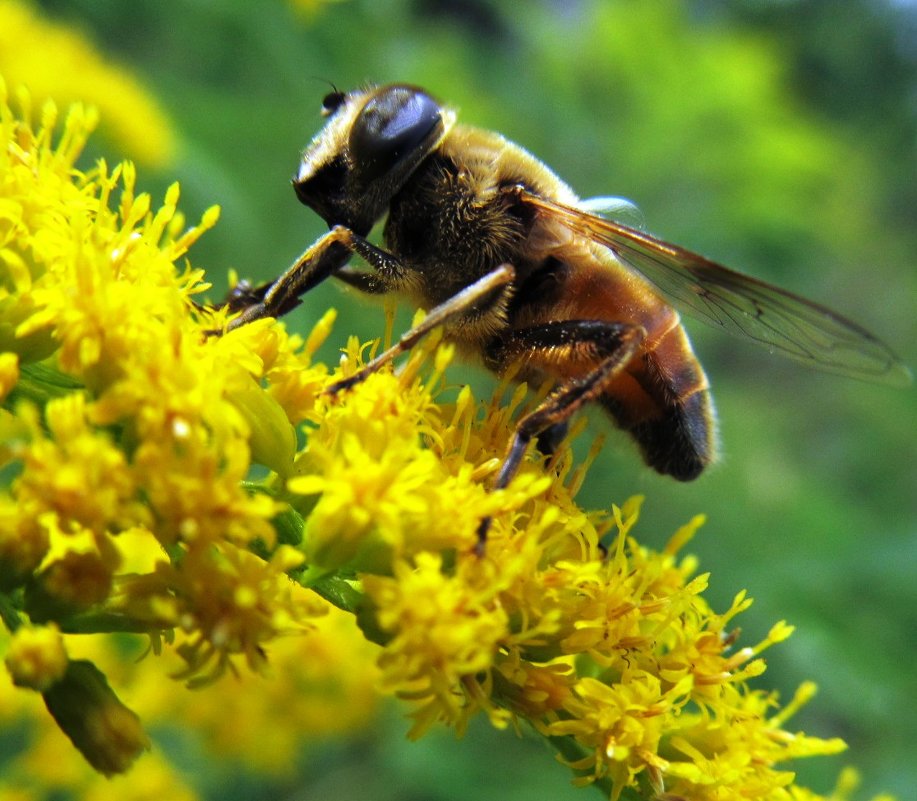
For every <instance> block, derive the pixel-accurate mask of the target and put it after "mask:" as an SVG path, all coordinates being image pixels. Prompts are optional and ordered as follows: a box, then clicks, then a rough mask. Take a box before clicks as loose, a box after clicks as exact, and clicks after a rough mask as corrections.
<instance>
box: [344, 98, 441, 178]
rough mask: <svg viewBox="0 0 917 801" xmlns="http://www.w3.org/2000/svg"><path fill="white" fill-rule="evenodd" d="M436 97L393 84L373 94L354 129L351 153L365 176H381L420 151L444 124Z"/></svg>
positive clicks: (351, 137) (352, 131)
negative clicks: (438, 127)
mask: <svg viewBox="0 0 917 801" xmlns="http://www.w3.org/2000/svg"><path fill="white" fill-rule="evenodd" d="M441 119H442V118H441V115H440V107H439V103H437V102H436V101H435V100H434V99H433V98H432V97H430V96H429V95H426V94H424V93H423V92H421V91H420V90H418V89H412V88H411V87H408V86H392V87H389V88H387V89H384V90H383V91H381V92H379V94H377V95H374V96H373V97H371V98H370V99H369V100H368V101H367V103H366V105H365V106H364V107H363V110H362V111H361V112H360V116H359V117H358V118H357V119H356V121H355V122H354V124H353V129H352V130H351V132H350V140H349V144H350V154H351V157H352V158H353V161H354V163H355V164H357V165H358V168H359V171H360V173H361V174H362V175H363V176H364V177H365V178H369V179H372V178H377V177H379V176H380V175H382V174H384V173H385V172H387V171H389V170H390V169H392V168H393V167H394V166H395V165H396V164H398V162H399V161H401V160H402V159H403V158H404V157H405V156H407V155H409V154H412V153H414V152H416V150H417V149H418V148H419V147H420V146H421V145H423V144H424V143H425V142H426V141H427V139H428V137H429V136H430V134H431V133H433V131H434V130H435V129H436V127H437V126H438V125H440V123H441Z"/></svg>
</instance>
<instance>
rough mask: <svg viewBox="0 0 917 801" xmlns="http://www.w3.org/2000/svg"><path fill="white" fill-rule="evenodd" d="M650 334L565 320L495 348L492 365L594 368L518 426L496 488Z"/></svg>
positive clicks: (515, 334)
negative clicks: (579, 363)
mask: <svg viewBox="0 0 917 801" xmlns="http://www.w3.org/2000/svg"><path fill="white" fill-rule="evenodd" d="M645 336H646V332H645V331H644V329H643V327H642V326H639V325H633V324H631V323H607V322H602V321H598V320H564V321H559V322H555V323H545V324H543V325H538V326H533V327H531V328H523V329H518V330H515V331H511V332H510V333H509V335H508V338H507V340H506V341H502V342H500V343H498V344H497V345H496V346H494V347H492V348H491V350H490V352H489V353H488V360H489V361H492V362H494V363H497V364H504V365H506V364H510V363H512V362H513V361H514V360H516V359H520V358H528V359H531V360H532V361H536V362H537V357H538V355H539V354H540V353H544V354H545V356H547V357H549V358H551V359H555V360H556V359H559V358H562V357H569V358H574V359H577V358H584V359H589V360H591V361H593V362H595V361H598V363H597V364H596V366H595V367H594V368H593V369H592V370H590V371H589V372H588V373H586V375H584V376H582V377H581V378H576V379H572V380H570V381H568V382H567V383H565V384H561V385H560V386H559V387H557V389H555V390H554V391H553V392H552V393H551V394H550V395H548V397H547V398H545V399H544V400H543V401H542V402H541V403H540V404H539V405H538V406H537V407H536V408H535V409H534V410H533V411H532V412H530V413H529V414H527V415H526V416H525V417H523V418H522V419H521V420H520V421H519V422H518V423H517V425H516V431H515V433H514V434H513V439H512V441H511V443H510V445H509V448H508V449H507V452H506V456H505V457H504V458H503V464H502V465H501V467H500V472H499V473H498V474H497V480H496V481H495V482H494V486H493V488H494V489H503V488H504V487H506V486H507V485H508V484H509V482H510V481H512V479H513V477H514V476H515V475H516V473H517V472H518V471H519V466H520V465H521V464H522V457H523V456H524V455H525V451H526V449H527V448H528V446H529V443H530V442H531V441H532V439H534V438H537V437H540V436H542V435H544V434H545V433H546V432H548V433H549V436H550V432H551V431H552V429H555V428H556V427H558V426H563V425H565V424H566V423H567V421H568V420H569V419H570V417H571V416H572V415H573V414H574V413H575V412H577V411H578V410H579V409H580V408H582V407H583V406H585V405H586V404H587V403H589V402H591V401H593V400H595V399H596V398H598V397H599V395H601V394H602V392H604V390H605V389H606V388H607V387H608V385H609V383H610V382H611V381H612V380H613V379H614V378H615V376H617V375H618V373H619V372H620V370H621V369H622V368H624V367H625V366H626V365H627V363H628V362H629V361H630V360H631V359H632V358H633V357H634V354H635V353H636V352H637V349H638V348H639V347H640V344H641V343H642V341H643V339H644V337H645ZM490 524H491V518H489V517H486V518H484V519H483V520H482V521H481V523H480V525H479V526H478V546H477V547H478V551H479V552H482V551H483V548H484V543H485V541H486V539H487V532H488V531H489V529H490Z"/></svg>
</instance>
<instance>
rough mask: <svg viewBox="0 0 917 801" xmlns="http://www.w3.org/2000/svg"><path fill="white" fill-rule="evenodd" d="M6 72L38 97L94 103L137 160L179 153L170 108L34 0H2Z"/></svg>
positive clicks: (0, 63) (155, 161)
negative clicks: (39, 9)
mask: <svg viewBox="0 0 917 801" xmlns="http://www.w3.org/2000/svg"><path fill="white" fill-rule="evenodd" d="M0 74H3V75H4V76H5V77H6V80H7V81H9V83H10V84H11V85H13V84H15V83H18V82H22V83H27V84H28V86H29V90H30V94H31V96H32V98H33V99H35V100H44V99H47V98H52V97H53V98H54V99H55V100H57V101H58V102H62V103H74V102H89V103H92V104H93V105H94V106H96V107H97V108H99V109H100V110H101V112H102V115H103V117H104V131H103V132H104V134H105V136H106V137H107V139H108V140H109V141H110V142H112V143H114V144H115V145H117V146H118V147H119V148H120V150H121V151H122V152H125V153H130V154H131V156H132V158H134V159H136V160H137V161H140V162H143V163H145V164H149V165H152V166H159V167H161V166H163V165H165V164H166V163H168V162H169V160H170V159H171V158H172V157H173V155H174V153H175V150H176V142H175V139H176V137H175V133H174V131H173V130H172V127H171V125H170V124H169V121H168V119H167V117H166V114H165V112H164V111H163V110H162V108H161V107H160V106H159V104H158V103H157V102H156V101H155V100H154V99H153V98H152V97H150V95H149V94H148V93H147V92H145V91H144V90H143V89H142V88H141V87H140V84H139V82H138V81H137V80H136V79H135V78H133V77H132V76H131V75H130V74H129V72H128V71H127V70H125V69H124V68H123V67H121V66H116V65H114V64H112V63H111V62H110V60H109V59H107V58H106V57H105V56H103V55H102V54H101V53H99V52H98V50H96V48H95V47H94V46H93V44H92V43H91V42H90V41H89V40H88V39H87V38H86V36H85V35H84V34H83V33H82V32H80V31H78V30H76V29H75V28H74V27H73V26H67V25H62V24H60V23H55V22H52V21H51V20H49V19H48V18H47V17H45V16H44V15H42V14H40V13H38V12H37V10H36V9H35V7H34V4H33V3H28V2H23V0H0Z"/></svg>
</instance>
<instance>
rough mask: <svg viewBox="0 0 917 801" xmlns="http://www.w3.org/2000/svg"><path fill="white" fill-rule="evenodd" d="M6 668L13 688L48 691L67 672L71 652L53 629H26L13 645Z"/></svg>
mask: <svg viewBox="0 0 917 801" xmlns="http://www.w3.org/2000/svg"><path fill="white" fill-rule="evenodd" d="M4 661H5V662H6V668H7V670H9V672H10V676H11V677H12V679H13V684H15V685H16V686H17V687H30V688H31V689H33V690H38V691H39V692H41V691H42V690H46V689H48V688H49V687H50V686H51V685H52V684H54V683H55V682H58V681H60V679H62V678H63V676H64V672H65V671H66V670H67V651H66V649H65V648H64V639H63V637H61V633H60V630H59V629H58V628H57V626H55V625H54V624H51V625H50V626H22V627H20V628H19V629H18V630H17V631H16V632H15V633H14V634H13V637H12V639H11V641H10V647H9V650H8V651H7V653H6V659H5V660H4Z"/></svg>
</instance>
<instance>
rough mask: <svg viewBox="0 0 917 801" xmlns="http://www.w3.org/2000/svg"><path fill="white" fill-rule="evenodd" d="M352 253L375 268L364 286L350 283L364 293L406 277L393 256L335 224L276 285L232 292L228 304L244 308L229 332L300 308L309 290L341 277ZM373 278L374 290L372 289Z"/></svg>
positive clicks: (243, 286) (275, 282)
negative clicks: (332, 277)
mask: <svg viewBox="0 0 917 801" xmlns="http://www.w3.org/2000/svg"><path fill="white" fill-rule="evenodd" d="M353 254H356V255H358V256H360V257H361V258H363V259H365V260H366V261H367V262H369V264H371V265H372V266H373V267H374V268H375V269H376V272H375V273H373V274H365V275H366V278H367V281H364V285H365V287H364V286H361V285H360V283H359V282H357V281H350V282H349V283H352V284H353V285H355V286H357V288H358V289H359V288H365V291H371V292H376V293H378V292H386V291H388V290H389V289H390V288H391V287H392V286H394V285H396V284H397V283H398V282H399V281H400V280H401V279H402V277H403V276H404V268H403V267H402V265H401V263H400V262H399V261H398V259H397V258H395V257H394V256H393V255H392V254H390V253H387V252H386V251H384V250H382V249H380V248H377V247H376V246H375V245H373V244H371V243H370V242H368V241H367V240H366V239H364V238H363V237H362V236H359V235H358V234H355V233H354V232H353V231H351V230H350V229H349V228H346V227H344V226H343V225H336V226H335V227H334V228H332V229H331V230H330V231H329V232H328V233H327V234H325V235H324V236H322V237H321V238H320V239H319V240H318V241H317V242H315V244H313V245H312V246H311V247H310V248H308V249H307V250H306V251H305V252H304V253H303V254H302V255H301V256H300V257H299V258H298V259H296V261H295V262H293V264H292V265H291V266H290V267H289V268H288V269H287V271H286V272H285V273H283V275H281V276H280V277H279V278H278V279H277V280H276V281H274V282H273V283H271V284H264V285H262V286H260V287H251V286H249V285H248V284H242V285H240V287H237V288H236V289H234V290H233V291H232V292H231V293H230V296H229V299H228V300H227V305H228V306H229V307H230V308H231V309H237V308H242V313H241V314H240V315H239V316H238V317H236V318H235V319H234V320H232V321H231V322H230V323H229V325H227V327H226V330H227V331H232V330H233V329H234V328H239V327H240V326H243V325H245V324H246V323H250V322H252V321H254V320H259V319H261V318H262V317H280V316H282V315H284V314H286V313H287V312H288V311H290V310H291V309H294V308H296V306H298V305H299V303H300V298H301V297H302V296H303V295H304V294H305V293H306V292H308V291H309V290H310V289H314V288H315V287H316V286H318V285H319V284H320V283H321V282H322V281H324V280H325V279H326V278H328V276H331V275H338V274H340V273H341V272H342V271H343V270H344V267H345V265H346V264H347V262H348V261H349V260H350V257H351V256H352V255H353ZM348 275H363V274H361V273H348ZM370 279H371V284H372V288H369V280H370Z"/></svg>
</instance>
